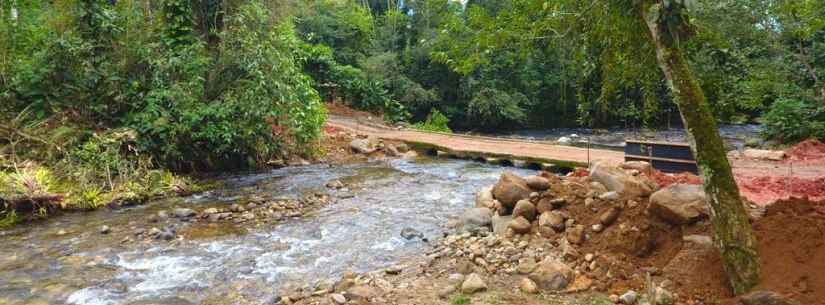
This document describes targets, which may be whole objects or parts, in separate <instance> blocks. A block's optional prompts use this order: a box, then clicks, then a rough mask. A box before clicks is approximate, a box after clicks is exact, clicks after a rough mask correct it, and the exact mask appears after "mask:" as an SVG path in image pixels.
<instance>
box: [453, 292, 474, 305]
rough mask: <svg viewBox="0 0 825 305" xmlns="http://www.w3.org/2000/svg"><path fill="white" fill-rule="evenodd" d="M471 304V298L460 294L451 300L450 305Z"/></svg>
mask: <svg viewBox="0 0 825 305" xmlns="http://www.w3.org/2000/svg"><path fill="white" fill-rule="evenodd" d="M468 304H470V298H468V297H467V296H465V295H463V294H459V295H456V296H454V297H453V298H452V299H450V305H468Z"/></svg>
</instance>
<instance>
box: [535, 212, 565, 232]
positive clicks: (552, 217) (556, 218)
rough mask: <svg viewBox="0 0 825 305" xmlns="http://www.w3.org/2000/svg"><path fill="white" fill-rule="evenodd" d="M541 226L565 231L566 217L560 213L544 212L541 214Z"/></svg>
mask: <svg viewBox="0 0 825 305" xmlns="http://www.w3.org/2000/svg"><path fill="white" fill-rule="evenodd" d="M539 227H540V228H542V227H547V228H551V229H553V231H556V232H562V231H564V228H565V225H564V217H562V216H561V214H559V213H554V212H544V213H542V214H541V216H539Z"/></svg>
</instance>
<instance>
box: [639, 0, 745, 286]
mask: <svg viewBox="0 0 825 305" xmlns="http://www.w3.org/2000/svg"><path fill="white" fill-rule="evenodd" d="M691 2H692V1H691V0H681V1H655V0H644V1H641V3H640V4H641V5H639V6H638V7H637V8H636V9H637V10H638V12H639V17H641V18H642V20H644V23H645V24H646V25H647V28H648V30H649V32H650V36H649V37H650V39H651V41H652V42H653V45H654V47H655V49H656V59H657V61H658V63H659V67H660V68H661V69H662V72H664V74H665V77H666V79H667V83H668V86H669V87H670V91H671V93H672V94H673V97H674V100H675V101H676V104H677V105H678V106H679V111H680V113H681V115H682V121H683V122H684V124H685V127H686V128H687V131H688V134H689V135H690V136H689V138H690V142H691V147H692V148H693V154H694V156H695V157H696V161H697V163H698V165H699V169H700V172H701V174H702V177H703V178H704V188H705V192H706V193H707V194H708V198H709V202H710V207H711V215H712V217H711V221H712V222H713V226H714V229H715V230H714V232H715V234H716V243H717V245H718V247H719V248H720V250H721V252H722V258H723V265H724V268H725V271H726V272H727V274H728V279H729V280H730V283H731V286H732V287H733V291H734V293H736V294H742V293H745V292H747V291H749V290H750V289H751V288H753V287H754V286H756V284H758V283H759V256H758V254H757V252H756V239H755V238H754V236H753V233H752V232H751V226H750V223H749V221H748V216H747V212H746V211H745V208H744V205H743V204H742V200H741V197H740V195H739V189H738V187H737V186H736V181H735V180H734V179H733V173H732V172H731V167H730V163H729V162H728V159H727V157H726V154H725V149H724V143H723V142H722V138H721V137H720V136H719V128H718V127H717V123H716V119H715V118H714V116H713V113H712V112H711V110H710V106H709V104H708V102H707V100H706V99H705V95H704V93H703V92H702V88H701V87H700V86H699V83H698V82H697V81H696V79H695V78H694V76H693V72H692V71H691V70H690V67H689V66H688V62H687V60H686V59H685V55H684V52H683V51H682V48H681V46H680V41H682V40H684V39H687V38H689V37H690V36H691V35H692V34H693V28H692V26H691V24H690V21H689V16H688V8H689V6H690V3H691Z"/></svg>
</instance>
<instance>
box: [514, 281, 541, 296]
mask: <svg viewBox="0 0 825 305" xmlns="http://www.w3.org/2000/svg"><path fill="white" fill-rule="evenodd" d="M518 288H519V290H521V292H524V293H528V294H536V293H539V286H538V285H536V282H534V281H533V280H531V279H529V278H526V277H525V278H523V279H521V282H520V283H519V285H518Z"/></svg>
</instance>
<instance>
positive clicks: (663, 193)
mask: <svg viewBox="0 0 825 305" xmlns="http://www.w3.org/2000/svg"><path fill="white" fill-rule="evenodd" d="M648 211H649V212H650V214H651V215H655V216H658V217H660V218H662V219H664V220H665V221H667V222H669V223H671V224H675V225H684V224H689V223H693V222H695V221H696V220H699V219H701V218H703V217H706V216H707V215H708V213H709V211H708V203H707V197H706V196H705V191H704V190H703V189H702V186H701V185H692V184H673V185H670V186H668V187H666V188H663V189H661V190H659V191H657V192H656V193H653V195H651V196H650V206H648Z"/></svg>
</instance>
